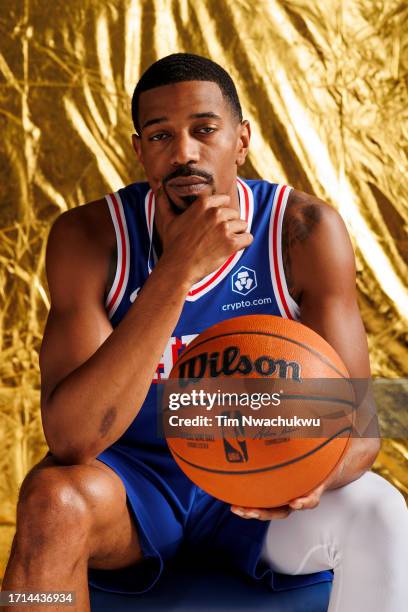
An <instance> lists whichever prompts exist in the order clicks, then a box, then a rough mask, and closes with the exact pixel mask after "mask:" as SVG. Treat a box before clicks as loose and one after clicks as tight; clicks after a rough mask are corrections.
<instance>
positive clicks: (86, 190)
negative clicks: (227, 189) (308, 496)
mask: <svg viewBox="0 0 408 612" xmlns="http://www.w3.org/2000/svg"><path fill="white" fill-rule="evenodd" d="M407 19H408V9H407V5H406V3H404V2H402V1H400V0H384V1H381V2H379V1H378V2H373V1H371V0H343V1H342V0H327V1H325V2H322V1H321V0H263V1H258V2H253V1H252V0H174V1H170V0H108V1H103V0H81V2H76V1H75V0H71V1H70V2H65V1H62V0H53V1H52V2H46V1H45V0H3V1H2V3H1V20H0V31H1V38H0V41H1V42H0V78H1V84H0V121H1V135H2V137H1V140H0V155H1V180H0V193H1V212H0V215H1V230H0V231H1V243H0V258H1V271H0V299H1V322H0V342H1V348H2V358H1V362H0V367H1V387H0V428H1V436H2V438H1V439H2V448H1V451H0V473H1V480H0V499H1V504H0V525H1V529H0V538H1V541H0V565H1V569H3V566H4V562H5V560H6V557H7V556H8V550H9V544H10V541H11V536H12V533H13V531H14V520H15V504H16V496H17V491H18V487H19V485H20V483H21V481H22V479H23V477H24V475H25V473H26V472H27V471H28V469H29V468H30V467H31V465H32V464H33V463H34V462H35V461H37V460H38V459H39V458H40V456H41V454H42V453H43V452H44V451H45V444H44V438H43V434H42V428H41V421H40V414H39V369H38V351H39V347H40V343H41V338H42V333H43V329H44V324H45V320H46V316H47V312H48V309H49V295H48V290H47V284H46V278H45V274H44V255H45V245H46V237H47V233H48V231H49V228H50V225H51V223H52V221H53V219H55V217H56V216H57V215H59V214H60V213H61V212H62V211H64V210H66V209H67V208H71V207H74V206H78V205H80V204H83V203H85V202H87V201H90V200H92V199H96V198H99V197H101V196H102V195H104V194H105V193H106V192H108V191H111V190H116V189H118V188H119V187H121V186H122V185H124V184H127V183H128V182H132V181H135V180H139V179H141V178H142V172H141V169H140V167H138V165H137V163H136V160H135V157H134V154H133V150H132V148H131V141H130V135H131V133H132V125H131V120H130V96H131V94H132V91H133V88H134V86H135V83H136V81H137V79H138V77H139V76H140V74H141V72H142V71H143V70H144V69H145V68H146V67H147V66H148V65H149V64H150V63H151V62H153V61H154V60H156V59H157V58H159V57H162V56H164V55H167V54H169V53H171V52H175V51H191V52H195V53H199V54H202V55H206V56H209V57H211V58H212V59H214V60H216V61H218V62H219V63H221V64H222V65H223V66H224V67H225V68H226V69H227V70H228V71H229V72H230V74H231V75H232V77H233V79H234V80H235V82H236V85H237V88H238V91H239V94H240V97H241V102H242V105H243V109H244V115H245V117H246V118H248V119H249V120H250V122H251V125H252V133H253V135H252V146H251V154H250V157H249V160H248V162H247V164H246V166H245V168H244V169H243V171H242V175H243V176H244V177H251V178H256V177H263V178H266V179H269V180H275V181H281V182H287V183H289V184H291V185H294V186H295V187H297V188H300V189H303V190H305V191H307V192H310V193H315V194H316V195H318V196H319V197H321V198H322V199H324V200H326V201H327V202H329V203H331V204H332V205H334V206H335V207H336V208H337V209H339V211H340V212H341V214H342V215H343V217H344V219H345V221H346V223H347V225H348V228H349V231H350V234H351V236H352V240H353V243H354V246H355V250H356V256H357V264H358V289H359V299H360V306H361V311H362V315H363V319H364V323H365V326H366V329H367V333H368V339H369V347H370V354H371V362H372V369H373V374H374V375H375V376H383V377H401V376H404V375H405V376H406V374H407V368H408V365H407V359H406V355H407V353H406V337H407V336H406V321H407V317H408V299H407V291H406V287H405V279H406V278H407V254H408V243H407V236H406V228H407V221H408V210H407V206H406V203H407V191H408V186H407V182H406V180H405V179H406V176H407V174H408V172H407V170H408V168H407V157H406V153H407V150H408V149H407V123H406V119H407V108H408V105H407V96H406V88H405V79H406V74H407V28H406V23H407ZM404 25H405V27H404ZM350 341H351V342H352V338H350ZM406 459H407V445H406V443H405V442H404V441H401V440H399V441H396V440H385V441H383V450H382V452H381V454H380V456H379V459H378V460H377V462H376V466H375V468H376V469H377V470H378V471H380V472H381V473H382V474H383V475H384V476H385V477H386V478H388V479H389V480H390V481H392V482H394V484H396V485H397V486H398V487H399V488H400V489H401V490H403V491H405V492H406V491H407V490H408V477H407V472H406Z"/></svg>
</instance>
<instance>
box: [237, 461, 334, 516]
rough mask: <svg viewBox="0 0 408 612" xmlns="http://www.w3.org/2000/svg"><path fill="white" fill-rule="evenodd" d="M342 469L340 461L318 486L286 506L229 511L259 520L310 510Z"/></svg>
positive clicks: (316, 504) (241, 508)
mask: <svg viewBox="0 0 408 612" xmlns="http://www.w3.org/2000/svg"><path fill="white" fill-rule="evenodd" d="M342 469H343V463H342V462H340V463H339V464H338V465H337V467H336V468H335V469H334V470H333V471H332V472H331V473H330V474H329V475H328V477H327V478H326V480H324V481H323V482H322V483H321V484H320V485H319V486H318V487H316V488H315V489H313V490H312V491H309V493H307V494H306V495H302V496H301V497H296V498H295V499H292V500H291V501H290V502H289V503H288V504H287V505H286V506H279V507H277V508H243V507H242V506H231V511H232V512H234V513H235V514H238V516H241V517H242V518H257V519H259V520H260V521H271V520H273V519H283V518H286V517H287V516H289V514H290V513H291V512H292V511H293V510H311V509H312V508H316V506H318V505H319V503H320V498H321V496H322V494H323V493H324V491H326V490H327V489H329V488H330V485H332V484H333V483H335V482H336V479H337V478H338V475H339V474H341V472H342Z"/></svg>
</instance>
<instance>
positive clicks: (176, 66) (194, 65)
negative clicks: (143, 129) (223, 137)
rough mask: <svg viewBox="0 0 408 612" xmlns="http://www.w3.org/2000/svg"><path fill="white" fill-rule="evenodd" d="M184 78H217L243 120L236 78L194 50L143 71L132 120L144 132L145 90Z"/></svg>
mask: <svg viewBox="0 0 408 612" xmlns="http://www.w3.org/2000/svg"><path fill="white" fill-rule="evenodd" d="M182 81H213V82H214V83H217V85H218V86H219V88H220V89H221V93H222V95H223V96H224V97H225V98H226V99H227V100H228V101H229V103H230V105H231V109H232V111H233V114H234V115H235V116H236V117H237V119H238V120H239V121H242V109H241V104H240V101H239V98H238V93H237V90H236V88H235V85H234V81H233V80H232V79H231V77H230V75H229V74H228V72H227V71H226V70H224V68H222V67H221V66H220V65H219V64H217V63H216V62H213V61H212V60H210V59H208V58H207V57H202V56H201V55H194V54H193V53H172V54H171V55H167V56H166V57H163V58H161V59H159V60H157V62H154V64H152V65H151V66H149V68H148V69H147V70H146V71H145V72H144V73H143V74H142V76H141V78H140V80H139V82H138V84H137V85H136V87H135V90H134V92H133V96H132V120H133V125H134V126H135V130H136V131H137V132H138V133H139V134H140V124H139V98H140V94H141V93H142V92H143V91H147V90H149V89H153V88H154V87H160V86H162V85H170V84H171V83H180V82H182Z"/></svg>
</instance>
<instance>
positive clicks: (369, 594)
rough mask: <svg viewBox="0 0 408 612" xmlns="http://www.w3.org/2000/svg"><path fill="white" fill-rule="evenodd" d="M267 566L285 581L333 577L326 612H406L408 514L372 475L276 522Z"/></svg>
mask: <svg viewBox="0 0 408 612" xmlns="http://www.w3.org/2000/svg"><path fill="white" fill-rule="evenodd" d="M261 556H262V558H263V559H265V560H266V561H267V562H268V563H269V564H270V566H271V568H272V569H274V570H276V571H279V572H282V573H285V574H306V573H312V572H317V571H321V570H325V569H333V570H334V580H333V590H332V594H331V598H330V606H329V612H361V610H370V612H402V611H403V610H405V609H406V605H407V601H408V581H407V579H406V568H407V567H408V512H407V508H406V504H405V500H404V498H403V497H402V495H401V494H400V493H399V492H398V490H397V489H395V488H394V487H393V486H392V485H391V484H389V483H388V482H387V481H386V480H385V479H384V478H381V477H380V476H378V475H377V474H374V473H373V472H367V473H365V474H364V475H363V476H362V477H361V478H359V479H358V480H356V481H354V482H352V483H350V484H348V485H346V486H344V487H341V488H340V489H334V490H332V491H326V492H325V493H324V494H323V496H322V498H321V501H320V504H319V506H317V508H314V509H313V510H304V511H295V512H293V513H292V514H290V515H289V516H288V517H287V518H286V519H283V520H276V521H271V522H270V525H269V527H268V531H267V533H266V537H265V540H264V545H263V550H262V555H261Z"/></svg>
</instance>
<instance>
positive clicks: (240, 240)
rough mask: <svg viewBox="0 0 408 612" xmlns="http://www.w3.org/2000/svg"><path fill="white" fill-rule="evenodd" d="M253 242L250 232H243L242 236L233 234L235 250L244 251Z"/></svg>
mask: <svg viewBox="0 0 408 612" xmlns="http://www.w3.org/2000/svg"><path fill="white" fill-rule="evenodd" d="M253 240H254V237H253V235H252V234H251V233H250V232H243V233H242V234H234V241H235V249H236V250H237V251H240V250H241V249H246V248H247V247H249V245H250V244H252V242H253Z"/></svg>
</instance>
